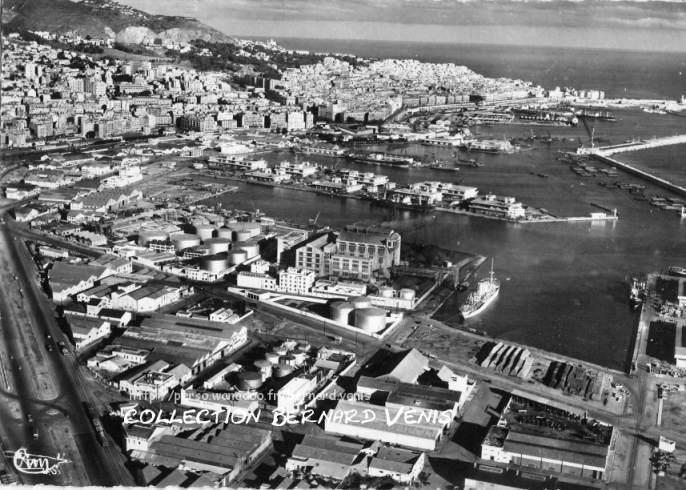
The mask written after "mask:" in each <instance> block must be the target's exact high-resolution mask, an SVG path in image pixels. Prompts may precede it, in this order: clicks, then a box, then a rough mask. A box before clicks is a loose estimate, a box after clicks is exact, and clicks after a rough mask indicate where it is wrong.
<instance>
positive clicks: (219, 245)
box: [203, 238, 231, 254]
mask: <svg viewBox="0 0 686 490" xmlns="http://www.w3.org/2000/svg"><path fill="white" fill-rule="evenodd" d="M203 243H204V244H205V245H207V246H208V247H209V248H210V253H212V254H218V253H220V252H228V251H229V247H231V240H227V239H226V238H210V239H209V240H205V241H204V242H203Z"/></svg>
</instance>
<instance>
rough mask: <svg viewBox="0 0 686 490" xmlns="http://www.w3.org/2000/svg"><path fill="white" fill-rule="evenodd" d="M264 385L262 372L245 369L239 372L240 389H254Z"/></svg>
mask: <svg viewBox="0 0 686 490" xmlns="http://www.w3.org/2000/svg"><path fill="white" fill-rule="evenodd" d="M261 387H262V374H260V373H258V372H257V371H243V372H242V373H239V374H238V389H239V390H241V391H253V390H258V389H260V388H261Z"/></svg>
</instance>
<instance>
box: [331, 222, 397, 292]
mask: <svg viewBox="0 0 686 490" xmlns="http://www.w3.org/2000/svg"><path fill="white" fill-rule="evenodd" d="M400 244H401V238H400V235H399V234H398V233H396V232H394V231H391V232H390V233H388V234H381V233H359V232H350V231H343V232H341V233H340V235H339V236H338V239H337V241H336V253H335V254H333V255H332V256H331V259H330V261H331V265H330V270H329V274H330V275H331V276H335V277H342V278H346V279H357V280H361V281H369V280H371V279H373V277H374V275H375V274H378V275H380V276H384V277H385V276H388V274H389V269H390V268H391V267H392V266H394V265H398V264H399V263H400Z"/></svg>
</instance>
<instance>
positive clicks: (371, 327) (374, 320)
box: [355, 308, 386, 333]
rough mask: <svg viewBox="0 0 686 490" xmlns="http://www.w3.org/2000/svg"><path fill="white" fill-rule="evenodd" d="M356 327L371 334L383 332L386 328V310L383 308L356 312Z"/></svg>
mask: <svg viewBox="0 0 686 490" xmlns="http://www.w3.org/2000/svg"><path fill="white" fill-rule="evenodd" d="M355 326H356V327H357V328H359V329H360V330H364V331H365V332H370V333H377V332H380V331H382V330H383V329H384V328H386V310H383V309H381V308H361V309H359V310H355Z"/></svg>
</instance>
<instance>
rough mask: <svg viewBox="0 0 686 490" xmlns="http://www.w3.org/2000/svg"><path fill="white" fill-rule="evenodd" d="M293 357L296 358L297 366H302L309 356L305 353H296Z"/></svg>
mask: <svg viewBox="0 0 686 490" xmlns="http://www.w3.org/2000/svg"><path fill="white" fill-rule="evenodd" d="M291 355H292V356H293V357H295V365H296V366H301V365H302V364H303V363H304V362H305V359H307V354H305V353H304V352H300V351H296V352H294V353H293V354H291Z"/></svg>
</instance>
